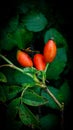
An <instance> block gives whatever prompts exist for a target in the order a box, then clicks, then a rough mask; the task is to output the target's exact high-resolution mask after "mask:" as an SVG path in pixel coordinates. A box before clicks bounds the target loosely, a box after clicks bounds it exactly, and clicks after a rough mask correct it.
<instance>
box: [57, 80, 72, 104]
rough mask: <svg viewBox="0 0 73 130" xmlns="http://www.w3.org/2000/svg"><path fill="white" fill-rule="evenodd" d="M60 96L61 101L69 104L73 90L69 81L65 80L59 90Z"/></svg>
mask: <svg viewBox="0 0 73 130" xmlns="http://www.w3.org/2000/svg"><path fill="white" fill-rule="evenodd" d="M58 98H59V99H60V101H61V102H64V105H65V106H66V105H68V103H69V101H70V99H71V90H70V86H69V84H68V82H67V81H65V82H64V83H63V84H62V85H61V87H60V90H59V95H58Z"/></svg>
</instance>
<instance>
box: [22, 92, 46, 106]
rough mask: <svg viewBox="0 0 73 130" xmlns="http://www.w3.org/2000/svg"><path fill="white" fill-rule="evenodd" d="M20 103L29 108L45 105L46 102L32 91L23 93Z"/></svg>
mask: <svg viewBox="0 0 73 130" xmlns="http://www.w3.org/2000/svg"><path fill="white" fill-rule="evenodd" d="M22 101H23V102H24V103H25V104H27V105H30V106H41V105H44V104H46V103H47V100H45V99H44V98H43V97H42V96H39V95H38V94H37V93H35V92H34V91H32V90H27V91H25V93H24V94H23V97H22Z"/></svg>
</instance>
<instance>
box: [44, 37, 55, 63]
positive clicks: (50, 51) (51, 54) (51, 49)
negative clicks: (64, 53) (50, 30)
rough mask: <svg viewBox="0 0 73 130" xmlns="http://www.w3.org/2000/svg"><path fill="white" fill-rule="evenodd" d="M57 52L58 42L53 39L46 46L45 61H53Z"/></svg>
mask: <svg viewBox="0 0 73 130" xmlns="http://www.w3.org/2000/svg"><path fill="white" fill-rule="evenodd" d="M56 53H57V46H56V43H55V42H54V41H53V40H52V39H51V40H49V41H48V42H47V43H46V44H45V46H44V50H43V55H44V58H45V61H46V62H48V63H51V62H52V61H53V60H54V58H55V57H56Z"/></svg>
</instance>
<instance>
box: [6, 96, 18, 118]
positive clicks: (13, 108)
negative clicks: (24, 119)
mask: <svg viewBox="0 0 73 130" xmlns="http://www.w3.org/2000/svg"><path fill="white" fill-rule="evenodd" d="M19 105H20V98H15V99H13V100H12V101H11V102H10V103H9V104H8V109H7V114H8V116H9V118H10V119H14V118H15V117H16V115H17V113H18V111H19Z"/></svg>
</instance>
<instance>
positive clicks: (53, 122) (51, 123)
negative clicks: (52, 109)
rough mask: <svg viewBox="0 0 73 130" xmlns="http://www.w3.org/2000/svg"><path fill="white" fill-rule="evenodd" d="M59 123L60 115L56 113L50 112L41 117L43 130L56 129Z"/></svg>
mask: <svg viewBox="0 0 73 130" xmlns="http://www.w3.org/2000/svg"><path fill="white" fill-rule="evenodd" d="M57 123H58V116H57V115H55V114H51V113H50V114H48V115H45V116H43V117H41V118H40V125H41V129H42V130H51V129H53V128H54V129H55V127H56V126H57Z"/></svg>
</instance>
